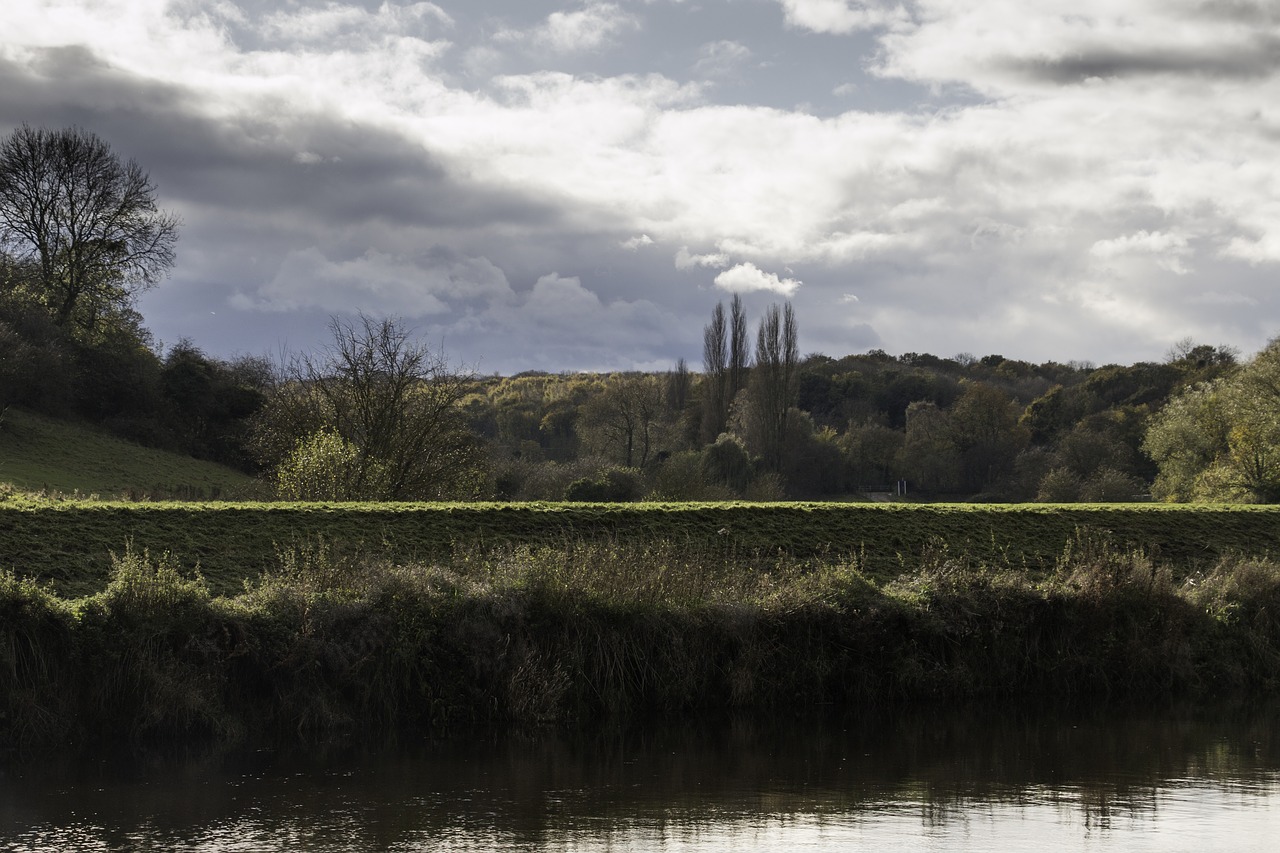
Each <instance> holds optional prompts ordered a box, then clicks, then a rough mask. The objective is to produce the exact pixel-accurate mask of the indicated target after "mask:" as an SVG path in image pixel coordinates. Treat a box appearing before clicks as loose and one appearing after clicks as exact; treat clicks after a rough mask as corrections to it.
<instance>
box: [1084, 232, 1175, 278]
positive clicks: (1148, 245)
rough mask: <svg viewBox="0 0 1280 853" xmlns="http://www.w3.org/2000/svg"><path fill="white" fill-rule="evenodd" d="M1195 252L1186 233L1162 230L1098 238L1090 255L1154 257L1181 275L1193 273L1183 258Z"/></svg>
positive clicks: (1168, 268)
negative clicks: (1170, 232)
mask: <svg viewBox="0 0 1280 853" xmlns="http://www.w3.org/2000/svg"><path fill="white" fill-rule="evenodd" d="M1191 253H1192V251H1191V247H1190V245H1189V244H1188V242H1187V238H1186V237H1185V236H1183V235H1181V234H1169V233H1165V232H1161V231H1139V232H1137V233H1136V234H1126V235H1124V236H1122V237H1116V238H1114V239H1109V240H1098V241H1097V242H1095V243H1094V244H1093V245H1092V246H1090V247H1089V254H1090V255H1092V256H1094V257H1095V258H1101V259H1106V260H1109V259H1117V258H1126V257H1133V256H1149V257H1152V258H1154V259H1155V260H1156V262H1157V264H1159V265H1160V266H1161V267H1162V268H1163V269H1166V270H1168V271H1170V272H1173V273H1177V274H1178V275H1186V274H1187V273H1188V272H1190V270H1189V269H1188V268H1187V267H1186V266H1185V265H1184V263H1183V260H1184V259H1185V258H1187V257H1188V256H1190V255H1191Z"/></svg>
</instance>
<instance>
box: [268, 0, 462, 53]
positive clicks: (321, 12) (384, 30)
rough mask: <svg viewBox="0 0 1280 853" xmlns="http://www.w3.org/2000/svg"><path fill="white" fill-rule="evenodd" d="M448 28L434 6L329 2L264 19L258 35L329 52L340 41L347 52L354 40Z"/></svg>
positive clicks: (449, 20) (443, 15)
mask: <svg viewBox="0 0 1280 853" xmlns="http://www.w3.org/2000/svg"><path fill="white" fill-rule="evenodd" d="M434 24H438V25H441V26H444V27H448V26H450V25H452V24H453V19H452V18H451V17H450V16H449V14H448V13H447V12H445V11H444V10H443V9H441V8H440V7H439V6H437V5H436V4H434V3H410V4H406V5H397V4H393V3H383V4H382V5H381V6H379V7H378V8H377V9H376V10H373V11H370V10H368V9H366V8H364V7H362V6H356V5H347V4H343V3H335V2H330V3H327V4H325V5H323V6H321V7H318V8H311V7H303V8H297V7H294V8H290V9H284V10H280V11H276V12H272V13H270V14H268V15H266V16H264V17H263V18H262V20H261V22H260V24H259V27H260V30H259V31H260V33H261V34H262V35H263V36H265V37H267V38H269V39H273V40H276V41H280V42H292V43H298V44H306V43H311V44H318V45H319V46H321V47H325V48H329V47H331V46H332V44H333V43H334V41H335V40H338V39H340V40H341V42H342V43H343V46H344V47H345V48H346V49H348V50H349V49H351V47H352V44H351V42H352V41H353V40H369V41H374V42H377V41H381V40H382V39H385V38H388V37H397V36H411V37H417V36H420V35H424V34H425V33H426V32H427V30H428V29H429V28H430V25H434Z"/></svg>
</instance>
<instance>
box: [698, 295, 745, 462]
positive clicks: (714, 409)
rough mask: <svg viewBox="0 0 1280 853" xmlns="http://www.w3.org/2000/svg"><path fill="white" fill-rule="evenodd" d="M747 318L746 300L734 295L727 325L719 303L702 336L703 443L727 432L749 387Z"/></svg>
mask: <svg viewBox="0 0 1280 853" xmlns="http://www.w3.org/2000/svg"><path fill="white" fill-rule="evenodd" d="M748 348H749V344H748V342H747V316H746V313H745V312H744V311H743V308H742V297H741V296H739V295H738V294H736V293H735V294H734V295H733V299H732V301H731V302H730V303H729V320H728V321H727V322H726V320H725V315H724V304H723V303H719V302H717V303H716V307H715V310H714V311H713V312H712V313H711V323H710V324H709V325H707V326H706V327H705V328H704V329H703V332H702V364H703V370H704V374H703V377H704V378H703V405H704V407H705V408H704V414H703V418H702V439H703V442H704V443H707V444H710V443H711V442H713V441H715V440H716V438H717V437H718V436H719V435H720V433H722V432H724V430H725V427H726V425H727V424H728V422H729V411H730V408H731V407H732V406H733V400H734V398H735V397H736V396H737V395H738V392H739V391H741V390H742V389H743V388H745V387H746V385H747V371H748V366H747V360H748V358H749V357H750V356H749V355H748Z"/></svg>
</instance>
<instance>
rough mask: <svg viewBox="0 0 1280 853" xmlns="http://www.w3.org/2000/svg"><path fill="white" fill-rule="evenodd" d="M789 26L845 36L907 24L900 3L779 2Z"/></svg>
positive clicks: (852, 0) (846, 0) (841, 0)
mask: <svg viewBox="0 0 1280 853" xmlns="http://www.w3.org/2000/svg"><path fill="white" fill-rule="evenodd" d="M779 2H781V3H782V9H783V11H784V13H785V15H786V21H787V23H788V24H789V25H790V26H793V27H799V28H801V29H806V30H812V31H813V32H817V33H835V34H838V35H845V34H848V33H851V32H855V31H857V30H869V29H875V28H880V27H889V26H901V25H903V24H905V23H906V22H908V21H909V20H910V18H909V17H908V15H907V13H906V10H905V9H903V7H902V5H901V4H895V5H892V6H891V5H889V4H887V3H878V2H876V0H871V2H863V0H779Z"/></svg>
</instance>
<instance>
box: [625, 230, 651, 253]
mask: <svg viewBox="0 0 1280 853" xmlns="http://www.w3.org/2000/svg"><path fill="white" fill-rule="evenodd" d="M618 245H619V246H621V247H622V248H624V249H626V250H627V251H628V252H634V251H636V250H637V249H639V248H641V247H643V246H652V245H653V238H652V237H650V236H649V235H648V234H640V235H639V236H636V237H629V238H627V239H626V240H623V241H621V242H619V243H618Z"/></svg>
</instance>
